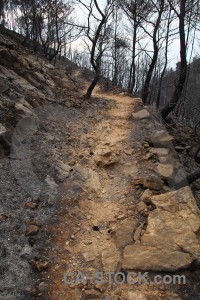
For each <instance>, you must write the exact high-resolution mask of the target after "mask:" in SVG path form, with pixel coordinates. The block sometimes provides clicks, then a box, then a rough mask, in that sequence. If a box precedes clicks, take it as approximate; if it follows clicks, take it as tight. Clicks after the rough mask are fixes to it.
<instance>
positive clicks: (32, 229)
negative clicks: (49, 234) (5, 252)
mask: <svg viewBox="0 0 200 300" xmlns="http://www.w3.org/2000/svg"><path fill="white" fill-rule="evenodd" d="M38 231H39V227H38V226H36V225H29V226H28V228H27V229H26V234H25V235H26V236H33V235H37V234H38Z"/></svg>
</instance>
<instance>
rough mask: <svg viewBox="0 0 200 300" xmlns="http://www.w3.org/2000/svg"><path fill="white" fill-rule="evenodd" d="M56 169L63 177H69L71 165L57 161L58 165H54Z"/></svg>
mask: <svg viewBox="0 0 200 300" xmlns="http://www.w3.org/2000/svg"><path fill="white" fill-rule="evenodd" d="M56 170H57V171H58V173H59V174H60V175H61V176H63V178H64V179H65V178H67V177H69V175H70V170H71V167H70V166H69V165H68V164H66V163H64V162H62V161H59V162H58V165H57V166H56Z"/></svg>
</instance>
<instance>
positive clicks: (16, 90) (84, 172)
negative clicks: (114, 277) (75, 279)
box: [0, 36, 200, 300]
mask: <svg viewBox="0 0 200 300" xmlns="http://www.w3.org/2000/svg"><path fill="white" fill-rule="evenodd" d="M26 51H27V50H25V49H24V48H20V47H19V46H18V45H16V44H15V43H14V42H12V41H10V40H8V39H6V38H5V37H2V36H1V37H0V70H1V74H0V93H1V99H0V101H1V102H0V106H1V120H0V123H1V124H0V139H1V161H0V165H1V174H0V176H1V181H0V184H1V203H0V228H1V265H0V275H1V283H0V299H20V300H21V299H22V300H23V299H44V300H47V299H55V300H58V299H59V300H62V299H102V300H103V299H104V300H112V299H113V300H122V299H123V300H126V299H127V300H134V299H141V300H142V299H144V300H145V299H199V294H200V284H199V276H200V272H199V266H200V211H199V209H198V206H197V204H196V201H195V198H194V196H193V194H192V192H191V189H190V188H189V187H188V186H187V187H184V188H182V189H179V190H175V188H174V183H175V182H178V181H180V180H181V179H182V178H184V177H185V175H186V173H187V172H189V171H190V170H189V169H185V168H184V166H183V165H185V164H187V162H188V160H187V159H186V157H184V156H183V153H185V155H186V153H187V152H190V151H191V150H192V149H191V148H190V147H191V145H190V143H189V140H188V141H186V142H185V144H184V145H182V144H181V146H182V148H181V149H180V140H179V141H178V139H177V135H176V134H174V130H173V129H171V130H170V134H169V133H168V132H167V130H166V128H165V127H164V126H163V125H162V124H161V122H160V121H159V119H158V118H157V116H156V115H155V114H153V113H152V112H150V111H149V109H148V108H147V107H143V104H142V101H141V100H140V99H138V98H132V97H129V96H125V95H123V94H118V95H114V94H113V93H111V92H110V93H108V92H107V93H102V92H101V90H100V89H99V87H97V89H96V91H95V94H94V98H93V99H91V100H89V101H86V100H83V99H81V95H82V94H83V92H84V91H83V90H80V88H78V84H77V82H78V79H77V78H76V81H72V80H71V79H70V78H68V77H67V75H66V73H65V72H64V70H62V69H58V68H56V67H54V66H52V65H51V64H49V63H48V62H46V61H44V60H42V59H41V58H38V57H37V56H35V55H33V54H31V53H30V52H28V51H27V52H26ZM80 86H82V85H80ZM178 146H179V149H178V148H177V147H178ZM183 148H184V149H183ZM195 168H197V166H196V165H195ZM195 187H196V189H195V196H197V198H196V199H197V202H198V191H197V188H198V182H197V183H196V186H195ZM131 271H134V272H137V271H141V272H143V273H144V272H146V271H148V276H147V278H148V280H149V281H151V284H149V285H147V284H145V283H144V282H142V284H140V283H139V277H137V278H136V282H135V284H134V285H130V284H128V283H127V282H125V283H123V284H120V281H121V280H122V279H123V276H125V278H126V279H127V274H128V273H129V272H131ZM66 272H73V273H74V274H77V273H78V272H82V274H83V275H84V277H85V278H84V280H85V282H84V283H79V284H78V285H75V284H74V283H71V284H70V285H68V284H66V283H65V282H64V274H65V273H66ZM97 272H103V275H104V278H105V281H104V283H102V284H97V283H96V282H95V276H94V275H95V274H96V273H97ZM106 272H115V273H116V272H121V273H122V274H121V278H118V281H119V284H116V283H114V282H112V284H110V285H109V284H108V279H107V278H106ZM157 274H159V275H160V276H165V275H166V274H168V275H171V276H173V275H178V274H180V275H184V276H186V279H187V281H186V284H185V285H183V284H181V285H178V284H169V285H167V284H164V283H162V284H160V285H156V284H155V283H154V282H153V281H152V280H153V278H154V276H155V275H157Z"/></svg>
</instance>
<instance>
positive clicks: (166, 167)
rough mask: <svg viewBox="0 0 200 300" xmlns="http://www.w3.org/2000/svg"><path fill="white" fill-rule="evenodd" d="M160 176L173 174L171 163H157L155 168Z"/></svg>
mask: <svg viewBox="0 0 200 300" xmlns="http://www.w3.org/2000/svg"><path fill="white" fill-rule="evenodd" d="M156 170H157V172H158V173H159V174H160V176H162V177H165V178H171V177H172V176H173V174H174V167H173V165H171V164H159V165H158V166H157V168H156Z"/></svg>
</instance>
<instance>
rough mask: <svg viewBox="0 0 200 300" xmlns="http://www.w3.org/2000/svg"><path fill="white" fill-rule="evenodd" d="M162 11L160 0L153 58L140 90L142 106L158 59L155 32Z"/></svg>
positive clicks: (157, 25)
mask: <svg viewBox="0 0 200 300" xmlns="http://www.w3.org/2000/svg"><path fill="white" fill-rule="evenodd" d="M163 9H164V0H161V4H160V10H159V15H158V19H157V21H156V25H155V28H154V33H153V48H154V53H153V58H152V61H151V64H150V67H149V70H148V72H147V76H146V79H145V83H144V86H143V88H142V100H143V103H144V104H145V103H146V102H147V99H148V95H149V85H150V82H151V77H152V74H153V70H154V68H155V65H156V63H157V59H158V51H159V49H158V44H157V43H158V42H157V32H158V29H159V26H160V21H161V16H162V13H163Z"/></svg>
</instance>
